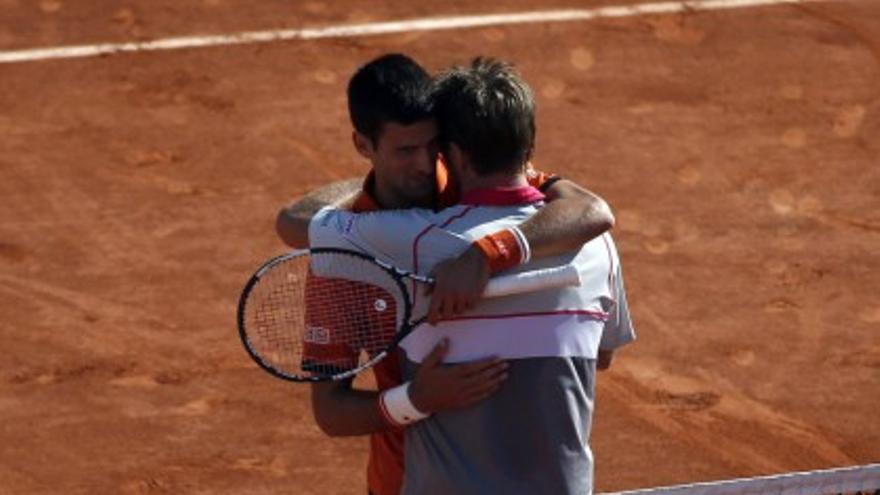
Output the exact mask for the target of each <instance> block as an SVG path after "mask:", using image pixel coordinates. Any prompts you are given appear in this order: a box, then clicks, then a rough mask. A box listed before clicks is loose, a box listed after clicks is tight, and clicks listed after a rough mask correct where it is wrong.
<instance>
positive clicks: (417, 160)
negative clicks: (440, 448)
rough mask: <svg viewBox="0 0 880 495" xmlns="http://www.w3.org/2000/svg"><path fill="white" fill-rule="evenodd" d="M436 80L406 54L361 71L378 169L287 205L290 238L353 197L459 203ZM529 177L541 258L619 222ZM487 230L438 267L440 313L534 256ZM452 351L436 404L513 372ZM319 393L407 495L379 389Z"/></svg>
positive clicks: (366, 128) (388, 369) (396, 379)
mask: <svg viewBox="0 0 880 495" xmlns="http://www.w3.org/2000/svg"><path fill="white" fill-rule="evenodd" d="M429 84H430V78H429V76H428V75H427V73H426V72H425V71H424V70H423V69H422V68H421V67H419V66H418V64H416V63H415V62H414V61H412V60H411V59H409V58H407V57H405V56H402V55H387V56H383V57H380V58H378V59H376V60H374V61H372V62H370V63H368V64H367V65H365V66H364V67H362V68H361V69H360V70H359V71H358V72H357V73H356V74H355V75H354V77H353V78H352V79H351V81H350V84H349V90H348V97H349V109H350V114H351V118H352V123H353V125H354V128H355V130H354V132H353V141H354V145H355V148H356V149H357V150H358V152H359V153H360V154H362V155H363V156H365V157H366V158H367V159H369V160H370V162H371V164H372V166H373V170H372V172H371V173H370V175H369V176H368V177H367V179H366V180H365V181H363V184H362V186H361V185H360V184H358V183H357V182H354V181H348V182H343V183H337V184H333V185H331V186H329V187H326V188H323V189H321V190H318V191H316V192H314V193H313V194H311V195H309V196H307V197H306V198H304V199H303V200H301V201H299V202H297V203H295V204H294V205H291V206H290V207H288V208H285V209H283V210H282V211H281V212H280V213H279V216H278V222H277V227H278V233H279V235H280V236H281V238H282V239H283V240H284V241H285V242H286V243H288V244H289V245H291V246H294V247H304V245H305V243H306V242H307V236H308V234H307V230H308V224H309V221H310V220H311V217H312V214H314V212H315V211H316V210H317V208H318V207H319V206H321V205H324V204H328V203H335V202H340V203H345V206H346V207H347V208H348V209H350V210H351V211H354V212H366V211H374V210H378V209H385V208H404V207H409V206H423V207H435V206H436V207H440V206H448V205H452V204H454V203H456V202H457V200H458V198H459V194H458V191H457V188H456V187H455V185H456V184H455V181H450V180H449V179H450V177H449V176H448V173H447V170H446V168H445V166H444V165H443V164H442V163H441V162H438V161H437V144H438V143H437V134H438V125H437V122H436V120H435V119H434V118H433V114H432V111H431V102H430V99H429V98H426V94H427V93H426V91H427V88H428V86H429ZM528 178H529V181H530V182H531V183H532V184H533V185H536V186H543V191H544V192H545V193H546V194H547V206H546V207H545V208H544V209H543V211H542V212H541V213H539V214H538V215H537V216H535V218H530V219H528V220H527V221H525V223H523V224H522V225H521V226H520V229H519V231H518V232H519V233H521V234H522V235H523V237H524V238H525V239H527V240H528V242H529V244H530V247H531V250H532V254H533V256H536V257H537V256H541V255H546V254H551V253H554V252H555V253H560V252H565V251H568V250H571V249H572V248H574V247H576V246H579V245H581V244H583V243H584V242H585V241H587V240H589V239H591V238H594V237H595V236H596V235H598V234H600V233H602V232H604V231H605V230H607V229H608V228H609V227H610V225H611V223H612V222H613V217H611V215H610V212H609V210H608V208H607V205H606V204H605V203H604V201H602V200H601V199H599V198H597V197H596V196H594V195H593V194H591V193H589V192H586V191H584V190H582V189H580V188H579V187H577V186H576V185H574V184H572V183H570V182H568V181H564V180H558V179H557V178H556V177H548V176H546V175H544V174H539V173H535V172H533V171H530V172H529V174H528ZM358 189H360V190H359V191H358ZM344 199H345V200H348V201H347V202H346V201H343V200H344ZM523 220H525V218H524V219H523ZM486 234H487V235H486V236H485V237H484V238H483V239H480V240H479V241H480V242H475V243H473V245H472V246H471V248H470V249H468V250H466V251H465V252H464V253H463V254H461V256H458V257H457V258H454V259H452V260H447V263H446V265H445V271H440V272H438V273H437V275H438V280H439V283H438V286H439V288H438V292H437V293H435V295H434V298H432V301H434V303H435V304H434V306H433V307H432V310H433V315H434V318H435V319H436V318H438V317H440V316H445V315H447V314H452V313H455V312H456V311H461V310H463V309H465V308H466V307H468V306H469V305H471V304H472V301H473V300H474V299H475V298H476V296H477V295H478V294H479V293H480V292H481V284H485V279H486V278H487V277H488V275H489V273H490V272H494V271H500V270H503V269H506V268H510V267H513V266H516V265H517V264H519V263H521V262H522V261H523V260H524V256H525V255H526V253H523V252H522V250H521V248H520V242H519V241H518V240H517V239H518V238H516V237H513V236H514V235H518V234H515V233H514V231H511V230H508V229H499V231H498V232H487V233H486ZM456 254H459V253H456ZM456 283H457V284H458V285H457V286H456ZM444 290H445V291H446V292H445V294H447V295H446V296H443V294H444ZM446 352H448V349H447V348H446V347H445V346H443V345H442V344H440V345H437V346H436V347H435V348H434V350H433V352H432V353H431V360H430V362H429V363H428V364H426V365H424V366H422V369H421V373H420V376H419V378H418V379H417V381H418V382H419V383H420V384H422V385H423V386H422V387H421V389H422V390H423V391H430V395H431V403H432V407H434V408H436V409H438V410H446V409H454V408H461V407H465V406H469V405H471V404H473V403H474V402H476V401H479V400H481V399H483V398H484V397H486V396H488V395H489V394H490V393H492V392H494V391H495V390H496V389H497V387H498V385H499V383H500V380H501V379H503V377H504V374H503V371H504V369H505V367H506V363H504V362H503V361H499V360H497V359H491V358H487V359H482V360H477V361H474V362H469V363H467V364H461V365H458V366H445V365H444V366H441V365H439V361H440V360H441V359H443V357H444V355H445V353H446ZM399 363H400V361H399V360H398V359H394V358H389V359H386V360H384V361H383V362H382V363H380V365H379V366H377V369H376V370H375V371H376V377H377V382H378V383H377V384H378V388H379V390H380V391H382V390H387V389H389V388H392V387H394V386H397V385H399V384H400V383H401V382H402V378H401V370H400V368H399ZM312 396H313V406H314V411H315V417H316V420H317V422H318V424H319V425H320V426H321V427H322V429H323V430H324V431H325V432H326V433H328V434H330V435H334V436H335V435H360V434H368V433H370V434H372V436H371V450H370V461H369V465H368V483H369V489H370V491H371V492H372V493H373V494H374V495H391V494H397V493H399V491H400V486H401V479H402V472H403V446H402V445H403V435H402V430H401V428H400V425H397V424H395V423H393V422H389V421H387V419H386V418H385V417H383V416H382V414H381V413H380V407H379V393H378V392H372V391H365V390H357V389H354V388H353V387H352V385H351V383H350V382H344V383H329V384H318V385H315V386H313V394H312Z"/></svg>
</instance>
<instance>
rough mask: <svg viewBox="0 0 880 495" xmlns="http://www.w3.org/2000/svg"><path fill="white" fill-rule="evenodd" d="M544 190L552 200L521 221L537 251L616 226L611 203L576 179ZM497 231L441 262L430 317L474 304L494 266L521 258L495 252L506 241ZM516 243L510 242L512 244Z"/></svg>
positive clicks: (556, 250)
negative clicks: (497, 256) (496, 244)
mask: <svg viewBox="0 0 880 495" xmlns="http://www.w3.org/2000/svg"><path fill="white" fill-rule="evenodd" d="M545 195H546V200H547V204H546V205H545V206H544V207H543V208H541V209H540V210H538V212H537V213H536V214H534V215H533V216H532V217H531V218H529V219H528V220H526V221H524V222H523V223H522V224H520V225H519V226H518V228H519V231H520V232H521V233H522V234H523V235H524V237H525V239H526V242H527V243H528V245H529V247H530V250H531V256H532V257H538V258H540V257H546V256H555V255H560V254H564V253H568V252H571V251H574V250H577V249H580V247H581V246H583V245H584V244H585V243H587V242H589V241H591V240H592V239H594V238H596V237H597V236H599V235H601V234H603V233H604V232H607V231H608V230H609V229H611V227H613V226H614V215H612V213H611V208H610V207H609V206H608V203H606V202H605V200H603V199H602V198H600V197H599V196H597V195H595V194H593V193H592V192H590V191H588V190H586V189H584V188H582V187H580V186H579V185H577V184H575V183H574V182H571V181H568V180H557V181H556V182H554V183H553V184H552V185H550V187H549V188H548V189H547V190H546V191H545ZM502 234H504V233H502ZM494 236H495V234H493V235H492V236H487V238H484V239H481V240H480V241H477V242H476V243H474V244H472V245H471V247H470V248H468V249H467V250H466V251H465V252H464V253H462V254H461V255H460V256H459V257H458V258H455V259H452V260H448V261H445V262H443V263H440V264H438V265H437V267H436V268H435V270H434V277H435V279H436V283H435V284H434V289H433V295H432V297H431V307H430V310H429V312H428V321H429V322H431V323H436V322H437V321H439V320H441V319H443V318H444V317H449V316H452V315H455V314H458V313H461V312H463V311H465V310H467V309H469V308H471V307H472V306H473V305H474V304H475V303H476V301H477V300H479V298H480V296H481V294H482V293H483V290H484V289H485V287H486V283H487V282H488V280H489V277H490V276H491V275H492V274H494V272H495V271H500V270H503V269H505V268H509V267H511V266H513V265H516V264H518V263H519V259H514V260H510V259H509V257H508V258H506V259H500V260H499V259H495V258H494V257H493V256H494V255H493V253H492V250H493V241H495V240H500V241H501V242H504V240H503V239H496V238H494ZM515 246H516V244H515V243H510V245H508V246H507V247H509V248H512V247H515ZM487 247H488V249H487ZM517 249H518V248H517ZM507 251H508V252H509V251H513V249H509V250H507ZM511 263H512V265H511Z"/></svg>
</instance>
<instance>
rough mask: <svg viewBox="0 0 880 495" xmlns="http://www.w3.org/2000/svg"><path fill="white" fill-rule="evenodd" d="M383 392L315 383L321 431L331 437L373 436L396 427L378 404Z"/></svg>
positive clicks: (314, 398)
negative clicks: (383, 414) (380, 394)
mask: <svg viewBox="0 0 880 495" xmlns="http://www.w3.org/2000/svg"><path fill="white" fill-rule="evenodd" d="M378 400H379V392H374V391H369V390H357V389H353V388H350V387H349V386H347V385H343V384H337V383H318V384H314V385H312V409H313V413H314V416H315V421H316V422H317V423H318V426H319V427H320V428H321V431H323V432H324V433H326V434H327V435H329V436H331V437H347V436H357V435H369V434H371V433H377V432H381V431H386V430H390V429H392V426H391V425H390V424H389V423H388V422H387V421H385V419H384V418H383V417H382V413H381V411H380V410H379V406H378Z"/></svg>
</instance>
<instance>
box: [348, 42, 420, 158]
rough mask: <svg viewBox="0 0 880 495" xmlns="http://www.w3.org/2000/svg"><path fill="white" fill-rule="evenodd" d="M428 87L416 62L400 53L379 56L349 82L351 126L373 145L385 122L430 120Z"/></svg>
mask: <svg viewBox="0 0 880 495" xmlns="http://www.w3.org/2000/svg"><path fill="white" fill-rule="evenodd" d="M430 86H431V76H430V75H428V73H427V71H425V69H423V68H422V66H420V65H419V64H418V63H416V61H415V60H413V59H411V58H409V57H407V56H406V55H402V54H399V53H391V54H387V55H383V56H381V57H378V58H376V59H374V60H372V61H370V62H369V63H367V64H366V65H364V66H363V67H361V68H359V69H358V70H357V72H355V74H354V75H353V76H352V77H351V80H350V81H349V82H348V113H349V116H350V117H351V124H352V125H353V126H354V128H355V129H357V131H358V132H360V133H361V134H364V135H366V136H367V137H369V138H370V140H371V141H372V142H373V144H376V142H377V140H378V138H379V136H380V135H381V133H382V126H383V125H384V124H385V123H386V122H396V123H398V124H404V125H409V124H412V123H415V122H418V121H420V120H425V119H428V118H431V117H433V115H432V113H431V99H430Z"/></svg>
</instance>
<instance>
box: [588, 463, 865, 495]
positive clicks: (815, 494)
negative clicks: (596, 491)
mask: <svg viewBox="0 0 880 495" xmlns="http://www.w3.org/2000/svg"><path fill="white" fill-rule="evenodd" d="M844 494H845V495H880V464H866V465H863V466H853V467H846V468H839V469H825V470H820V471H806V472H797V473H787V474H782V475H776V476H760V477H756V478H739V479H732V480H725V481H715V482H708V483H692V484H687V485H676V486H667V487H659V488H648V489H642V490H632V491H625V492H615V493H613V494H612V493H607V494H605V495H844Z"/></svg>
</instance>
